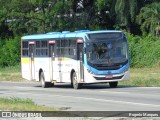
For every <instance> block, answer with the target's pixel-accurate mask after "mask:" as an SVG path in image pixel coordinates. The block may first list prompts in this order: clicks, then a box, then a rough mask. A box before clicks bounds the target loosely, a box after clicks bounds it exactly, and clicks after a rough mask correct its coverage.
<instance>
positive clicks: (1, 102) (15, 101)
mask: <svg viewBox="0 0 160 120" xmlns="http://www.w3.org/2000/svg"><path fill="white" fill-rule="evenodd" d="M0 110H13V111H57V110H56V109H55V108H49V107H46V106H40V105H37V104H35V103H34V102H33V101H32V100H31V99H29V98H27V99H22V98H0Z"/></svg>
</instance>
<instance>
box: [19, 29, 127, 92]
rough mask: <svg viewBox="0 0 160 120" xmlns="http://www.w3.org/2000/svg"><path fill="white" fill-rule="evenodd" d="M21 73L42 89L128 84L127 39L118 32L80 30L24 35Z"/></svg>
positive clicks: (114, 86) (22, 39) (113, 86)
mask: <svg viewBox="0 0 160 120" xmlns="http://www.w3.org/2000/svg"><path fill="white" fill-rule="evenodd" d="M21 72H22V77H23V78H24V79H27V80H35V81H40V82H41V85H42V87H44V88H46V87H51V86H53V85H54V84H55V83H69V84H71V85H72V86H73V88H74V89H79V88H81V87H82V85H83V84H92V83H105V84H106V83H109V86H110V87H111V88H116V87H117V85H118V82H119V81H123V80H129V77H130V72H129V54H128V42H127V38H126V35H125V34H124V33H123V32H122V31H117V30H99V31H90V30H79V31H74V32H70V31H63V32H49V33H45V34H36V35H27V36H23V37H22V38H21Z"/></svg>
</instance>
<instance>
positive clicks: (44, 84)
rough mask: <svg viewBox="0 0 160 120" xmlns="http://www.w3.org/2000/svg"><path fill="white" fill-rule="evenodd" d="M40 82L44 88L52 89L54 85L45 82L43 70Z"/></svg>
mask: <svg viewBox="0 0 160 120" xmlns="http://www.w3.org/2000/svg"><path fill="white" fill-rule="evenodd" d="M39 81H40V82H41V86H42V87H43V88H47V87H52V86H53V85H54V84H52V83H51V82H46V81H45V75H44V72H43V70H42V69H40V70H39Z"/></svg>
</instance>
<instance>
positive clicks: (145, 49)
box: [126, 33, 160, 67]
mask: <svg viewBox="0 0 160 120" xmlns="http://www.w3.org/2000/svg"><path fill="white" fill-rule="evenodd" d="M126 34H127V37H128V42H129V54H130V65H131V67H145V66H153V65H155V64H159V59H160V38H156V37H154V36H151V35H148V36H142V37H140V36H133V35H131V34H129V33H126Z"/></svg>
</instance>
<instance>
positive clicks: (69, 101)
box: [0, 82, 160, 111]
mask: <svg viewBox="0 0 160 120" xmlns="http://www.w3.org/2000/svg"><path fill="white" fill-rule="evenodd" d="M0 97H20V98H31V99H32V100H33V101H34V102H35V103H37V104H39V105H46V106H49V107H56V108H60V109H62V110H67V111H160V87H130V86H118V88H114V89H113V88H110V87H109V86H108V85H107V84H103V85H102V84H92V85H85V86H84V87H83V88H82V89H79V90H74V89H73V88H71V86H70V85H69V84H56V85H55V86H54V87H52V88H41V87H40V83H39V82H14V83H13V82H0Z"/></svg>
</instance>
